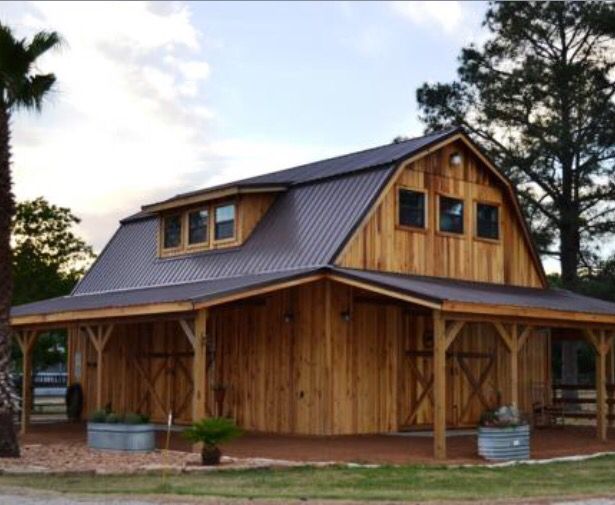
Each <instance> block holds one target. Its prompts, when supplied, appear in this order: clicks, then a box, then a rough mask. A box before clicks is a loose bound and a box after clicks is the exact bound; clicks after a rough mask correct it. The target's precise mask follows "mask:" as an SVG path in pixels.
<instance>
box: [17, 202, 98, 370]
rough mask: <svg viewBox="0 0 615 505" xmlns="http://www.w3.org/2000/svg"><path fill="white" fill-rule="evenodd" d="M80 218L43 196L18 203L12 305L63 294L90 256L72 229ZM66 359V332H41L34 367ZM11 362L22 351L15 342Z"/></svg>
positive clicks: (66, 292)
mask: <svg viewBox="0 0 615 505" xmlns="http://www.w3.org/2000/svg"><path fill="white" fill-rule="evenodd" d="M79 222H80V219H79V218H78V217H77V216H75V215H74V214H73V213H72V212H71V210H70V209H68V208H66V207H59V206H57V205H53V204H50V203H49V202H48V201H47V200H45V199H44V198H42V197H39V198H36V199H35V200H28V201H24V202H19V203H18V204H17V206H16V211H15V216H14V218H13V234H12V245H13V285H14V287H13V305H20V304H22V303H29V302H34V301H37V300H43V299H46V298H53V297H56V296H63V295H67V294H69V293H70V292H71V290H72V289H73V287H74V286H75V284H76V283H77V281H78V280H79V279H80V278H81V276H82V275H83V273H84V271H85V268H87V267H88V266H89V265H90V264H91V262H92V260H93V259H94V257H95V256H94V253H93V251H92V248H91V246H89V245H88V244H86V243H85V241H84V240H83V239H81V238H80V237H78V236H77V235H76V234H75V232H74V226H75V225H77V224H79ZM65 358H66V332H64V331H52V332H47V333H42V334H41V335H39V337H38V338H37V341H36V346H35V347H34V351H33V365H34V371H35V372H36V370H38V369H44V368H46V367H48V366H50V365H53V364H56V363H58V362H63V361H64V360H65ZM13 359H14V362H15V363H16V364H17V365H18V366H20V363H21V352H20V350H19V347H18V346H17V345H13Z"/></svg>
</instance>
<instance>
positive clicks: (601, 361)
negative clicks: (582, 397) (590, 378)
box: [585, 329, 613, 442]
mask: <svg viewBox="0 0 615 505" xmlns="http://www.w3.org/2000/svg"><path fill="white" fill-rule="evenodd" d="M585 335H586V337H587V338H588V340H589V341H590V342H591V343H592V344H593V346H594V349H595V350H596V436H597V437H598V439H599V440H601V441H603V442H606V440H607V427H608V424H607V418H606V414H607V394H606V378H607V377H606V359H607V355H608V353H609V351H610V349H611V344H612V340H613V337H612V336H610V335H607V333H606V331H605V330H599V331H594V330H590V329H586V330H585Z"/></svg>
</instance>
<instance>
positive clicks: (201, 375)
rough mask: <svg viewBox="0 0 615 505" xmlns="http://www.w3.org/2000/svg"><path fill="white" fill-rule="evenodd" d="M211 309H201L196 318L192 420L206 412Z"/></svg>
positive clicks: (200, 417)
mask: <svg viewBox="0 0 615 505" xmlns="http://www.w3.org/2000/svg"><path fill="white" fill-rule="evenodd" d="M208 325H209V309H201V310H199V311H198V312H197V313H196V318H195V320H194V344H193V346H194V359H193V362H192V378H193V381H194V385H193V389H192V420H193V421H198V420H199V419H203V418H204V417H205V414H206V405H205V399H206V395H207V391H206V384H207V364H206V359H205V356H206V351H207V348H206V347H207V333H208V331H209V328H208Z"/></svg>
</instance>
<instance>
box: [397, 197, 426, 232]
mask: <svg viewBox="0 0 615 505" xmlns="http://www.w3.org/2000/svg"><path fill="white" fill-rule="evenodd" d="M398 210H399V216H398V217H399V225H400V226H408V227H410V228H422V229H424V228H425V221H426V220H425V210H426V206H425V193H423V192H421V191H412V190H410V189H400V190H399V209H398Z"/></svg>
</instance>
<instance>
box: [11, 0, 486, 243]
mask: <svg viewBox="0 0 615 505" xmlns="http://www.w3.org/2000/svg"><path fill="white" fill-rule="evenodd" d="M485 9H486V4H485V3H483V2H472V3H471V2H424V3H423V2H412V3H401V2H399V3H398V2H391V3H386V2H374V3H371V2H360V3H351V2H326V3H325V2H323V3H310V2H302V3H299V2H289V3H282V2H271V3H261V2H245V3H239V2H228V3H224V2H211V3H205V2H203V3H197V2H191V3H183V2H172V3H155V4H148V3H132V2H131V3H129V2H126V3H112V2H101V3H76V2H69V3H61V2H56V3H51V2H44V3H37V2H5V3H2V4H0V19H2V20H3V22H6V23H8V24H9V25H11V26H12V27H13V28H14V30H15V32H16V33H17V35H19V36H28V35H30V34H32V33H33V32H34V31H36V30H40V29H53V30H57V31H59V32H60V33H61V34H62V35H63V36H64V39H65V44H64V47H63V48H62V50H61V51H59V52H57V53H54V54H52V55H49V56H48V57H46V58H45V59H44V60H43V61H42V62H41V70H42V71H53V72H55V73H56V74H57V77H58V88H57V91H56V92H55V93H54V95H53V96H52V97H51V100H50V101H49V103H47V104H46V107H45V110H44V111H43V114H42V115H40V116H38V115H35V114H23V113H21V114H18V115H17V116H16V117H15V118H14V121H13V128H14V171H15V184H16V194H17V197H18V198H19V199H24V198H33V197H36V196H39V195H44V196H45V197H47V198H48V199H49V200H51V201H52V202H54V203H56V204H59V205H63V206H69V207H71V208H72V209H73V210H74V211H75V212H76V213H77V214H78V215H79V216H80V217H82V219H83V222H82V224H81V225H80V233H81V234H82V235H84V236H85V238H86V239H87V240H88V241H90V242H92V243H93V244H94V246H95V248H96V249H97V250H100V249H101V248H102V246H103V245H104V243H105V242H106V241H107V240H108V238H109V237H110V235H111V234H112V233H113V231H114V230H115V228H116V227H117V221H118V219H119V218H121V217H123V216H125V215H128V214H130V213H132V212H134V211H136V210H138V209H139V207H140V206H141V205H143V204H145V203H148V202H151V201H155V200H157V199H160V198H165V197H168V196H170V195H172V194H175V193H177V192H181V191H186V190H191V189H195V188H197V187H201V186H204V185H208V184H213V183H218V182H222V181H228V180H232V179H237V178H241V177H246V176H250V175H254V174H257V173H262V172H267V171H271V170H276V169H281V168H286V167H288V166H293V165H295V164H298V163H303V162H308V161H312V160H317V159H319V158H323V157H328V156H333V155H336V154H343V153H345V152H348V151H352V150H356V149H362V148H366V147H370V146H373V145H378V144H383V143H388V142H390V141H391V140H392V139H393V138H394V137H395V136H397V135H416V134H420V133H421V131H422V125H421V123H420V122H419V121H418V117H417V109H416V103H415V90H416V88H417V87H418V86H420V85H421V84H422V83H423V82H424V81H437V80H450V79H452V78H453V77H454V75H455V69H456V66H457V61H456V59H457V56H458V54H459V50H460V48H461V47H462V46H463V45H464V44H467V43H469V42H471V41H480V40H481V37H483V36H484V31H483V30H482V28H481V26H480V22H481V19H482V14H483V12H484V10H485Z"/></svg>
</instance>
